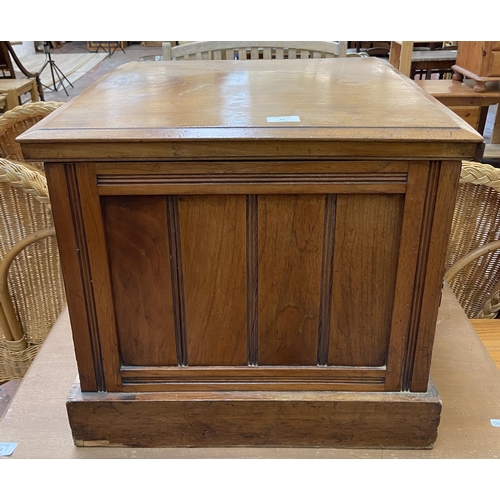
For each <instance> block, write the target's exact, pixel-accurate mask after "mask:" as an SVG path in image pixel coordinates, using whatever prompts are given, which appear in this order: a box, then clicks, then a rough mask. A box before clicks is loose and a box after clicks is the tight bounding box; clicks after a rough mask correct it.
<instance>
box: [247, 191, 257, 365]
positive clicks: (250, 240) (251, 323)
mask: <svg viewBox="0 0 500 500" xmlns="http://www.w3.org/2000/svg"><path fill="white" fill-rule="evenodd" d="M246 217H247V224H246V226H247V231H246V240H247V241H246V247H247V252H246V261H247V262H246V268H247V269H246V271H247V353H248V365H249V366H257V365H258V364H259V359H258V357H259V350H258V342H259V335H258V311H259V308H258V290H259V282H258V281H259V242H258V233H259V228H258V217H259V213H258V197H257V195H247V213H246Z"/></svg>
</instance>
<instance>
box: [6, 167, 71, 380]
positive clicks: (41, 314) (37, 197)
mask: <svg viewBox="0 0 500 500" xmlns="http://www.w3.org/2000/svg"><path fill="white" fill-rule="evenodd" d="M65 302H66V298H65V293H64V287H63V281H62V274H61V269H60V264H59V254H58V250H57V243H56V240H55V238H54V229H53V226H52V215H51V207H50V202H49V197H48V191H47V183H46V179H45V176H44V175H43V174H40V173H38V172H36V171H35V170H31V169H29V168H28V167H26V166H25V165H23V164H18V163H13V162H10V161H8V160H5V159H0V383H2V382H4V381H6V380H10V379H15V378H22V377H23V375H24V373H25V372H26V370H27V368H28V367H29V365H30V363H31V361H32V360H33V358H34V357H35V355H36V353H37V352H38V350H39V348H40V346H41V345H42V343H43V341H44V339H45V337H46V336H47V334H48V332H49V331H50V329H51V327H52V325H53V324H54V322H55V321H56V319H57V317H58V315H59V313H60V312H61V310H62V309H63V307H64V305H65Z"/></svg>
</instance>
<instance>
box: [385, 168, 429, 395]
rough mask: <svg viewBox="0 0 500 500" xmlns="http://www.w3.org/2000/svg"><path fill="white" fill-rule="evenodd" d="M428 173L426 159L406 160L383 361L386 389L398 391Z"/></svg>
mask: <svg viewBox="0 0 500 500" xmlns="http://www.w3.org/2000/svg"><path fill="white" fill-rule="evenodd" d="M428 175H429V174H428V162H426V161H412V162H410V166H409V170H408V185H407V191H406V196H405V204H404V211H403V223H402V227H401V244H400V248H399V257H398V270H397V279H396V287H395V294H394V306H393V310H392V320H391V335H390V338H389V348H388V358H387V363H386V366H387V375H386V382H385V390H386V391H400V390H401V386H402V370H403V359H404V353H405V348H406V342H407V341H408V328H409V325H410V316H411V308H410V307H409V304H411V303H412V297H413V292H414V282H415V273H416V268H417V259H418V255H419V253H418V250H419V244H420V230H421V227H422V217H423V208H424V199H425V196H426V193H427V180H428Z"/></svg>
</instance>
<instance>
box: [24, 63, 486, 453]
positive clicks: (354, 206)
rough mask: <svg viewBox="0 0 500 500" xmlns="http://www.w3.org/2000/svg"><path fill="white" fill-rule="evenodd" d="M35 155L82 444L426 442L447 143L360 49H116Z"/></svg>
mask: <svg viewBox="0 0 500 500" xmlns="http://www.w3.org/2000/svg"><path fill="white" fill-rule="evenodd" d="M19 140H20V142H21V144H22V147H23V153H24V155H25V157H26V158H27V159H29V160H38V161H45V162H46V164H45V171H46V173H47V178H48V183H49V190H50V196H51V203H52V208H53V214H54V221H55V225H56V231H57V237H58V243H59V247H60V254H61V260H62V267H63V273H64V276H65V286H66V291H67V296H68V306H69V312H70V317H71V325H72V330H73V338H74V344H75V352H76V358H77V363H78V370H79V380H77V381H76V383H75V385H74V387H73V390H72V391H71V393H70V395H69V399H68V404H67V407H68V415H69V421H70V425H71V428H72V432H73V437H74V440H75V443H76V444H77V445H80V446H108V445H109V446H117V445H118V446H120V445H122V446H143V447H144V446H145V447H149V446H162V447H164V446H169V447H185V446H242V445H245V446H308V447H310V446H322V447H370V448H374V447H375V448H376V447H396V448H401V447H403V448H404V447H409V448H426V447H430V446H432V443H433V442H434V440H435V439H436V433H437V427H438V423H439V416H440V411H441V403H440V399H439V396H438V393H437V390H436V388H435V387H434V385H433V383H432V381H430V380H429V367H430V361H431V354H432V346H433V340H434V330H435V326H436V316H437V310H438V304H439V300H440V294H441V286H442V279H443V268H444V259H445V253H446V245H447V241H448V234H449V230H450V224H451V218H452V214H453V207H454V199H455V193H456V189H457V183H458V179H459V174H460V165H461V160H462V159H467V158H468V159H470V158H473V157H475V155H476V152H477V150H478V148H479V149H480V146H481V144H482V137H481V136H480V135H479V134H478V133H477V132H475V131H474V130H473V129H472V128H471V127H470V126H468V125H467V124H466V123H465V122H463V121H462V120H460V119H459V118H458V117H457V116H456V115H455V114H454V113H453V112H451V111H449V110H448V109H446V108H445V107H444V106H442V105H441V104H439V103H437V102H436V101H435V100H434V99H433V98H432V97H430V96H429V95H427V94H426V93H425V92H424V91H422V90H420V89H419V88H418V86H417V85H416V84H415V83H414V82H411V81H410V80H409V79H407V78H406V77H404V76H402V75H401V74H399V73H398V72H397V71H395V70H393V69H392V67H391V66H390V65H388V64H386V63H384V62H381V61H380V60H378V59H372V58H360V59H351V58H345V59H318V60H314V59H310V60H296V61H295V60H283V61H273V60H271V61H182V62H163V63H161V62H150V63H148V62H134V63H130V64H127V65H125V66H122V67H120V68H118V69H116V70H114V71H112V72H111V73H109V74H108V75H106V76H105V77H103V78H102V79H101V80H99V81H98V82H97V83H95V84H94V85H93V86H92V87H91V88H90V89H88V90H87V91H85V92H83V93H82V94H80V95H79V96H78V97H76V98H74V99H72V100H71V101H69V102H68V103H67V104H66V105H65V106H63V107H62V108H60V109H59V110H57V111H55V112H54V113H52V114H51V115H50V116H49V117H47V118H46V119H44V120H43V121H41V122H40V123H39V124H37V125H36V126H35V127H33V128H32V129H31V130H30V131H28V132H26V133H24V134H23V135H22V136H21V137H20V139H19Z"/></svg>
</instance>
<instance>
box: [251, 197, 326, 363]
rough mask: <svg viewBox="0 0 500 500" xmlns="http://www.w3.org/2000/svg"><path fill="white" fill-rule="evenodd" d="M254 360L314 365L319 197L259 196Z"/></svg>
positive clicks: (320, 232) (320, 222)
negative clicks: (255, 349) (257, 340)
mask: <svg viewBox="0 0 500 500" xmlns="http://www.w3.org/2000/svg"><path fill="white" fill-rule="evenodd" d="M258 211H259V230H258V240H259V288H258V290H259V292H258V293H259V315H258V324H259V364H263V365H275V364H281V365H316V364H317V350H318V314H319V294H320V280H321V251H322V237H323V219H324V197H323V196H306V195H303V196H293V197H292V196H259V197H258Z"/></svg>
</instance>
